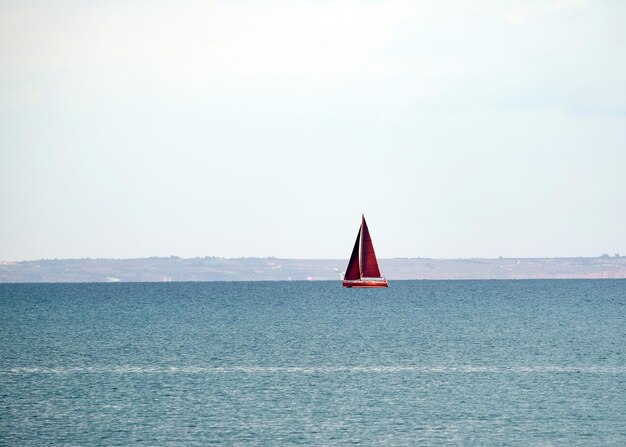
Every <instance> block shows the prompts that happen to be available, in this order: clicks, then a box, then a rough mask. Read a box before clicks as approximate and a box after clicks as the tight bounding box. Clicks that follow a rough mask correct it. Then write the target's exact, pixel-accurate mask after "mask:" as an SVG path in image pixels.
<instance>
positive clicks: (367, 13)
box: [0, 0, 626, 261]
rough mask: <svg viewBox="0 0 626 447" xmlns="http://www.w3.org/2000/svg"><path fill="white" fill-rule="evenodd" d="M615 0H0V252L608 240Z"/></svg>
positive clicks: (620, 248) (624, 193) (618, 220)
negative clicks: (358, 241)
mask: <svg viewBox="0 0 626 447" xmlns="http://www.w3.org/2000/svg"><path fill="white" fill-rule="evenodd" d="M624 17H626V3H623V2H618V1H613V2H612V1H607V2H601V3H594V2H590V1H584V0H554V1H549V0H536V1H530V2H529V1H513V2H506V3H502V2H495V1H477V2H461V1H458V2H456V1H450V2H431V1H416V2H408V1H407V2H404V1H399V2H380V1H368V2H355V1H337V2H325V1H312V2H301V1H295V2H284V1H271V0H270V1H267V2H255V1H242V2H223V1H215V2H196V1H184V2H180V3H176V4H174V3H169V2H160V1H157V2H135V3H132V4H126V3H123V2H112V3H110V2H102V1H94V2H75V1H61V2H58V3H56V4H55V5H54V6H52V5H50V4H49V3H47V2H43V1H38V0H34V1H19V2H18V1H6V2H3V3H2V4H1V5H0V60H2V61H3V68H2V70H1V71H0V215H1V216H2V218H1V219H0V260H8V261H21V260H33V259H53V258H59V259H61V258H86V257H90V258H139V257H149V256H169V255H176V256H180V257H185V258H188V257H202V256H217V257H228V258H236V257H268V256H274V257H278V258H295V259H347V258H348V256H349V254H350V250H351V248H352V244H353V243H354V237H355V236H356V233H357V229H358V225H359V223H360V216H361V213H362V212H364V213H365V216H366V218H367V221H368V224H369V228H370V230H371V232H372V238H373V241H374V244H375V247H376V252H377V255H378V257H379V258H395V257H422V258H452V259H455V258H497V257H498V256H504V257H576V256H600V255H601V254H603V253H608V254H610V255H611V256H613V254H614V253H621V254H622V255H624V254H626V237H625V236H624V225H625V223H626V175H624V172H625V170H624V167H625V166H626V150H625V148H626V83H625V82H624V79H626V59H625V58H624V57H623V54H624V49H625V48H626V26H624Z"/></svg>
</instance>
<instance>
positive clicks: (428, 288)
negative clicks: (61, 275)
mask: <svg viewBox="0 0 626 447" xmlns="http://www.w3.org/2000/svg"><path fill="white" fill-rule="evenodd" d="M0 310H1V312H0V445H20V446H41V445H90V446H91V445H107V446H111V445H119V446H127V445H210V444H220V445H268V446H274V445H297V444H304V445H343V444H362V445H394V446H396V445H416V444H419V445H477V446H483V445H520V446H522V445H523V446H529V445H542V446H545V445H580V446H589V445H602V446H607V445H615V446H618V445H619V446H623V445H626V281H625V280H590V281H586V280H549V281H548V280H546V281H542V280H536V281H396V282H393V283H391V286H390V288H389V289H387V290H356V289H349V290H344V289H342V288H341V287H340V285H339V283H338V282H248V283H246V282H241V283H166V284H154V283H144V284H122V283H117V284H69V285H67V284H21V285H18V284H4V285H0Z"/></svg>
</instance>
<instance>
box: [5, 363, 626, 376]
mask: <svg viewBox="0 0 626 447" xmlns="http://www.w3.org/2000/svg"><path fill="white" fill-rule="evenodd" d="M237 373H240V374H342V373H345V374H360V373H376V374H394V373H419V374H456V373H460V374H537V373H539V374H545V373H580V374H626V366H601V365H591V366H589V365H587V366H556V365H554V366H550V365H548V366H545V365H543V366H473V365H465V366H411V365H394V366H214V367H211V366H209V367H204V366H132V365H121V366H83V367H42V366H30V367H13V368H0V374H4V375H20V374H237Z"/></svg>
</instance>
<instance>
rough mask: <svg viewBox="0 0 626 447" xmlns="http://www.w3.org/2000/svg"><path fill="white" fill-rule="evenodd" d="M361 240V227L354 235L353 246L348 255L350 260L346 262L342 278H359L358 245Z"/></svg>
mask: <svg viewBox="0 0 626 447" xmlns="http://www.w3.org/2000/svg"><path fill="white" fill-rule="evenodd" d="M360 242H361V228H359V232H358V234H357V235H356V241H355V242H354V248H353V249H352V256H350V262H348V268H347V269H346V274H345V275H344V277H343V279H348V280H355V279H361V268H360V266H359V247H360V245H361V244H360Z"/></svg>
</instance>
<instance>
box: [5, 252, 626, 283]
mask: <svg viewBox="0 0 626 447" xmlns="http://www.w3.org/2000/svg"><path fill="white" fill-rule="evenodd" d="M379 263H380V268H381V271H382V273H383V274H384V275H385V276H386V277H387V278H389V279H390V280H392V281H393V280H420V279H425V280H429V279H430V280H467V279H470V280H471V279H607V278H612V279H620V278H626V257H624V256H607V255H603V256H600V257H568V258H504V257H502V258H465V259H432V258H391V259H379ZM346 264H347V259H282V258H273V257H268V258H218V257H203V258H180V257H177V256H170V257H151V258H133V259H91V258H83V259H41V260H33V261H17V262H12V261H0V283H85V282H170V281H177V282H179V281H200V282H204V281H290V280H293V281H296V280H309V281H311V280H338V279H340V273H341V272H343V270H344V269H345V266H346Z"/></svg>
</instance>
